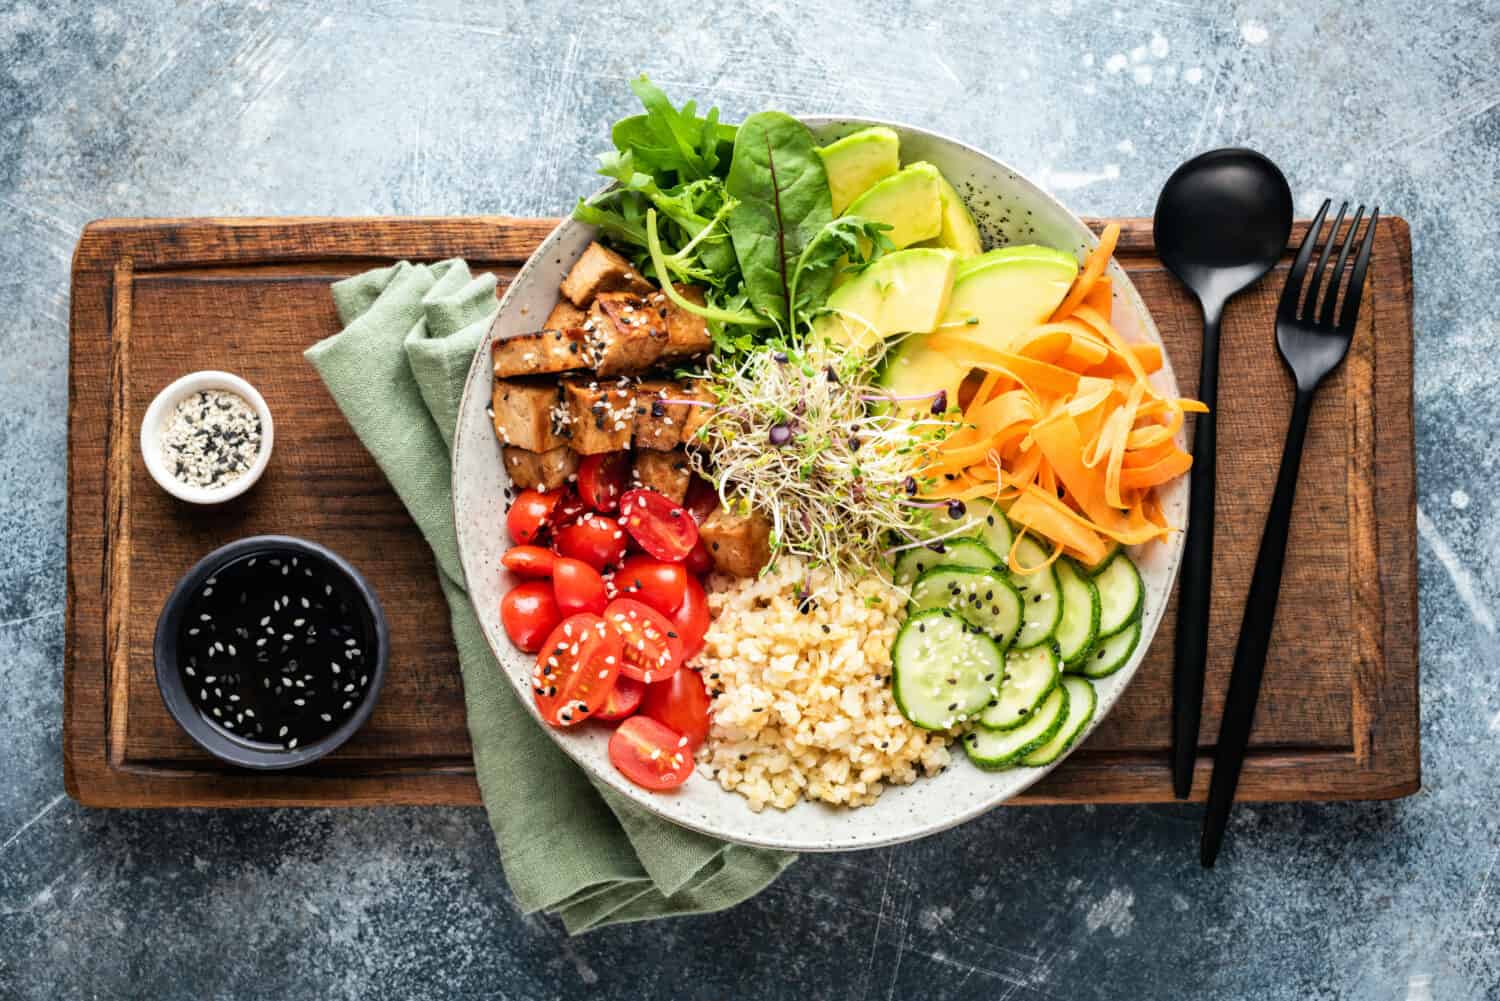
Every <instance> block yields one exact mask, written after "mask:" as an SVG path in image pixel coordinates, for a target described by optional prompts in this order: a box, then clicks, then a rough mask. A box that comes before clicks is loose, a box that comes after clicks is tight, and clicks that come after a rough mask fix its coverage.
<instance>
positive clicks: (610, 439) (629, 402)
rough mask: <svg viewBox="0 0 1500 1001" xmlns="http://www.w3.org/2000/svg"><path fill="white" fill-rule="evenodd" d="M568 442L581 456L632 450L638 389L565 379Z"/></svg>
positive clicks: (599, 382) (614, 383) (563, 397)
mask: <svg viewBox="0 0 1500 1001" xmlns="http://www.w3.org/2000/svg"><path fill="white" fill-rule="evenodd" d="M562 399H563V407H564V409H565V410H566V411H567V415H568V435H569V443H570V444H571V445H572V446H573V450H574V451H575V452H578V453H579V454H581V455H597V454H598V453H600V452H618V451H620V450H622V449H626V448H629V447H630V432H631V429H632V427H633V425H634V421H635V387H634V386H632V385H630V384H629V383H627V384H625V385H623V386H622V385H620V384H618V383H616V382H613V381H605V380H600V379H592V378H586V377H583V376H569V377H568V378H566V379H564V380H562Z"/></svg>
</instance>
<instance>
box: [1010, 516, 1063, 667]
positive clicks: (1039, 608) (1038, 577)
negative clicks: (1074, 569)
mask: <svg viewBox="0 0 1500 1001" xmlns="http://www.w3.org/2000/svg"><path fill="white" fill-rule="evenodd" d="M1015 549H1016V562H1017V563H1019V564H1020V565H1021V566H1023V567H1034V566H1040V565H1041V564H1043V563H1046V562H1047V555H1048V554H1047V553H1046V551H1044V550H1043V549H1042V547H1041V545H1040V544H1039V543H1038V542H1037V541H1036V540H1035V539H1032V538H1030V537H1029V536H1028V537H1027V538H1024V539H1022V540H1021V541H1020V542H1019V543H1018V544H1017V545H1016V547H1015ZM1007 573H1009V574H1010V582H1011V583H1012V584H1014V585H1015V586H1016V591H1017V592H1018V593H1019V594H1020V595H1021V601H1022V603H1024V604H1025V606H1026V611H1025V613H1024V614H1023V615H1022V617H1021V631H1020V632H1019V633H1017V634H1016V638H1015V640H1014V642H1012V643H1011V645H1012V646H1014V647H1016V648H1017V649H1021V650H1025V649H1029V648H1030V647H1034V646H1040V645H1041V644H1043V643H1045V642H1046V641H1047V640H1049V639H1051V638H1052V634H1053V632H1055V631H1056V629H1057V623H1058V621H1059V620H1061V619H1062V610H1063V602H1062V592H1061V590H1060V589H1059V588H1058V586H1057V571H1055V570H1054V569H1053V568H1052V567H1051V566H1050V565H1049V566H1045V567H1042V569H1040V570H1037V571H1035V572H1033V573H1028V574H1018V573H1015V572H1013V571H1007Z"/></svg>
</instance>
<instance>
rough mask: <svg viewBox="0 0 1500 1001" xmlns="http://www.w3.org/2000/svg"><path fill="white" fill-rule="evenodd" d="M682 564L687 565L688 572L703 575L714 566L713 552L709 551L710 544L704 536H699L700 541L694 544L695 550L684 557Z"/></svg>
mask: <svg viewBox="0 0 1500 1001" xmlns="http://www.w3.org/2000/svg"><path fill="white" fill-rule="evenodd" d="M682 565H683V566H684V567H687V571H688V573H691V574H697V575H698V576H699V577H702V576H703V575H704V574H706V573H708V572H709V571H710V570H712V569H713V568H714V558H713V554H711V553H710V552H709V551H708V545H707V544H706V543H705V542H704V541H703V537H702V536H701V535H700V536H699V537H698V542H697V544H695V545H694V546H693V551H692V552H690V553H688V554H687V556H685V557H683V560H682Z"/></svg>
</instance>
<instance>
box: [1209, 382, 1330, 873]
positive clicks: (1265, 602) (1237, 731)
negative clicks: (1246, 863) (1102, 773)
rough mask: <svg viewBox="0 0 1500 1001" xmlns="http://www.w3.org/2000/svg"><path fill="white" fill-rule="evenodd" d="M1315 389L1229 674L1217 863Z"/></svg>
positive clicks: (1218, 764) (1302, 411)
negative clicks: (1232, 667)
mask: <svg viewBox="0 0 1500 1001" xmlns="http://www.w3.org/2000/svg"><path fill="white" fill-rule="evenodd" d="M1312 400H1313V391H1312V390H1311V389H1301V388H1299V389H1298V390H1297V396H1296V399H1295V400H1294V401H1293V403H1292V423H1291V426H1290V427H1288V428H1287V433H1286V448H1285V449H1284V450H1283V451H1282V453H1281V471H1280V472H1279V473H1277V474H1276V493H1275V494H1274V495H1272V497H1271V511H1270V513H1269V514H1268V515H1266V527H1265V530H1264V531H1263V532H1262V533H1261V537H1260V552H1259V553H1258V554H1257V555H1256V558H1255V574H1254V576H1252V577H1251V578H1250V596H1249V597H1248V598H1247V599H1246V600H1245V617H1244V619H1243V620H1242V621H1241V623H1240V638H1239V642H1238V643H1237V644H1236V645H1235V648H1234V669H1233V670H1232V671H1231V673H1230V675H1229V694H1228V696H1226V698H1225V701H1224V720H1223V722H1222V723H1220V724H1219V740H1218V744H1217V746H1216V748H1215V750H1214V774H1213V780H1212V781H1211V782H1210V783H1209V787H1208V814H1207V816H1206V817H1205V818H1204V821H1203V842H1202V844H1201V846H1200V854H1199V860H1200V861H1201V862H1202V863H1203V867H1204V868H1205V869H1207V868H1212V867H1213V864H1214V859H1215V858H1216V857H1217V856H1218V854H1219V845H1220V843H1222V841H1223V840H1224V828H1225V825H1227V824H1228V823H1229V811H1230V809H1231V808H1232V807H1233V805H1234V790H1235V787H1236V786H1238V785H1239V781H1240V767H1241V766H1242V765H1243V764H1244V763H1245V749H1246V748H1247V747H1248V746H1249V744H1250V728H1251V724H1252V723H1253V722H1254V720H1255V703H1256V701H1257V700H1258V699H1259V697H1260V681H1261V677H1262V676H1263V675H1264V674H1265V670H1266V651H1267V650H1268V649H1269V647H1270V644H1271V626H1272V624H1273V623H1274V622H1275V621H1276V601H1277V599H1278V598H1279V597H1280V595H1281V570H1282V566H1283V564H1284V563H1285V562H1286V538H1287V532H1288V531H1289V530H1290V528H1291V524H1292V501H1293V500H1294V499H1295V498H1296V495H1297V473H1298V471H1299V470H1300V468H1301V466H1302V442H1303V440H1304V439H1305V438H1306V437H1307V418H1308V414H1309V413H1310V412H1311V410H1312Z"/></svg>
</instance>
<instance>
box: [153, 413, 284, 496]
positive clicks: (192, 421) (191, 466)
mask: <svg viewBox="0 0 1500 1001" xmlns="http://www.w3.org/2000/svg"><path fill="white" fill-rule="evenodd" d="M260 442H261V426H260V416H259V415H258V414H256V412H255V408H254V407H252V406H250V404H249V403H248V402H247V401H246V400H245V398H244V397H243V396H240V395H239V394H238V393H231V392H228V391H227V390H222V389H210V390H205V391H203V392H198V393H193V394H191V395H189V396H186V397H184V398H183V399H182V400H181V401H179V402H178V404H177V407H176V409H174V410H173V411H172V413H171V416H169V417H168V418H167V422H166V424H165V425H164V426H163V427H162V432H161V451H162V461H163V463H164V464H165V465H166V467H167V470H168V471H169V472H170V473H171V474H172V475H173V476H174V477H175V478H177V479H178V480H181V481H182V482H183V483H186V484H187V485H188V486H192V487H204V488H207V489H212V488H215V487H222V486H224V485H226V484H228V483H231V482H233V481H234V480H237V479H239V478H240V477H241V476H243V475H245V473H247V472H249V471H250V467H251V466H252V465H254V464H255V457H256V455H257V454H259V452H260Z"/></svg>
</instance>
